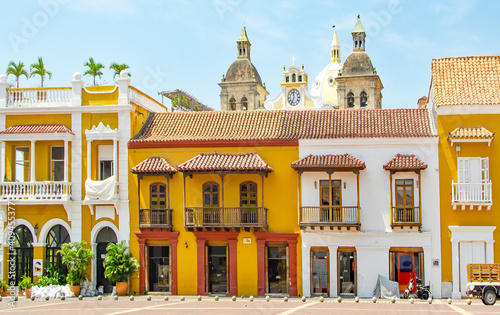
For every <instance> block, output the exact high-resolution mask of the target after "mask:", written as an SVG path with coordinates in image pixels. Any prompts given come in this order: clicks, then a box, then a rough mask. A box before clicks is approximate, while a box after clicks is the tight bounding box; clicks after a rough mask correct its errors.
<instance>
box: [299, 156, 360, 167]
mask: <svg viewBox="0 0 500 315" xmlns="http://www.w3.org/2000/svg"><path fill="white" fill-rule="evenodd" d="M291 166H292V168H293V169H296V170H298V169H307V170H314V169H318V170H324V169H335V170H342V169H349V170H352V169H359V170H362V169H365V167H366V166H365V163H364V162H362V161H360V160H359V159H357V158H355V157H354V156H352V155H350V154H342V155H340V154H339V155H332V154H327V155H312V154H309V155H308V156H306V157H303V158H301V159H300V160H297V161H295V162H293V163H292V165H291Z"/></svg>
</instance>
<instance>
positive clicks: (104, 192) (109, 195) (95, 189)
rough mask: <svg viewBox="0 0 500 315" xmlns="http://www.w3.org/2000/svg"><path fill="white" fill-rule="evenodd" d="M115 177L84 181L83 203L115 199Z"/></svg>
mask: <svg viewBox="0 0 500 315" xmlns="http://www.w3.org/2000/svg"><path fill="white" fill-rule="evenodd" d="M115 189H116V176H114V175H113V176H111V177H108V178H107V179H105V180H91V179H87V180H86V181H85V192H86V194H85V202H88V201H109V200H113V199H115Z"/></svg>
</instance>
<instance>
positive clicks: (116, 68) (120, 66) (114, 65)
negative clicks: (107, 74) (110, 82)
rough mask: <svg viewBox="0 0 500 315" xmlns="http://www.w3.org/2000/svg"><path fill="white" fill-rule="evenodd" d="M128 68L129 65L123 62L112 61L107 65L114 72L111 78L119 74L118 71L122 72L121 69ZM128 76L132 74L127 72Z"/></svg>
mask: <svg viewBox="0 0 500 315" xmlns="http://www.w3.org/2000/svg"><path fill="white" fill-rule="evenodd" d="M128 68H130V67H129V66H128V65H127V64H125V63H122V64H118V63H116V62H113V63H112V64H111V65H110V66H109V69H111V70H113V71H114V72H115V74H114V75H113V79H114V78H116V76H117V75H118V76H119V75H120V72H122V70H126V69H128ZM128 76H129V77H131V76H132V75H131V74H130V73H129V74H128Z"/></svg>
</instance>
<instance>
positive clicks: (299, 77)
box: [264, 57, 323, 110]
mask: <svg viewBox="0 0 500 315" xmlns="http://www.w3.org/2000/svg"><path fill="white" fill-rule="evenodd" d="M295 60H296V59H295V57H292V65H291V66H289V67H288V69H286V67H285V66H283V81H282V82H281V92H280V94H279V95H278V96H277V97H275V98H271V99H267V100H266V102H265V103H264V106H265V107H266V109H292V110H293V109H304V108H320V107H322V106H323V100H322V99H321V97H314V96H312V95H311V94H310V93H309V91H308V89H307V73H306V72H305V71H304V65H302V67H299V66H297V65H295Z"/></svg>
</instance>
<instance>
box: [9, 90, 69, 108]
mask: <svg viewBox="0 0 500 315" xmlns="http://www.w3.org/2000/svg"><path fill="white" fill-rule="evenodd" d="M70 103H71V88H70V87H63V88H28V89H7V106H9V107H10V106H33V105H39V106H46V105H50V104H70Z"/></svg>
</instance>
